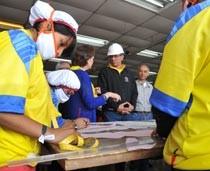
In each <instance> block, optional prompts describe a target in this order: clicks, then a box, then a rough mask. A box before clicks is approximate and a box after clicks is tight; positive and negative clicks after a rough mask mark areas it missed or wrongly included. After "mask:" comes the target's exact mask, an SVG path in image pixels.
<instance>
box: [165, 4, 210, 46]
mask: <svg viewBox="0 0 210 171" xmlns="http://www.w3.org/2000/svg"><path fill="white" fill-rule="evenodd" d="M209 6H210V0H206V1H203V2H202V3H198V4H196V5H194V6H191V7H190V8H188V9H187V10H185V11H184V12H183V13H182V14H181V15H180V16H179V18H178V19H177V20H176V22H175V24H174V26H173V28H172V30H171V32H170V34H169V35H168V37H167V42H168V41H169V40H170V39H171V38H172V37H173V36H174V35H175V34H176V32H177V31H179V29H181V28H182V26H184V25H185V23H187V22H188V21H189V20H191V19H192V18H193V17H194V16H195V15H197V14H198V13H199V12H201V11H202V10H203V9H205V8H207V7H209Z"/></svg>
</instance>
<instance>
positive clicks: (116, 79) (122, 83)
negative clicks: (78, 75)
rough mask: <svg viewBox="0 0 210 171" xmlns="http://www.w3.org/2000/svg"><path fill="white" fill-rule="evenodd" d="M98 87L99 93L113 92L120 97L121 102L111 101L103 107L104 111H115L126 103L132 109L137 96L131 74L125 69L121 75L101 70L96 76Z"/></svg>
mask: <svg viewBox="0 0 210 171" xmlns="http://www.w3.org/2000/svg"><path fill="white" fill-rule="evenodd" d="M98 86H99V87H101V93H105V92H108V91H109V92H114V93H118V94H119V95H120V96H121V101H119V102H114V101H113V100H112V99H109V100H108V101H107V104H106V105H104V106H103V109H104V110H110V111H115V112H116V111H117V108H118V106H119V105H120V104H121V103H124V102H126V101H128V102H129V103H131V104H132V105H133V106H134V108H135V105H136V99H137V96H138V92H137V88H136V82H135V78H134V76H133V74H132V73H131V72H130V71H129V70H128V69H127V68H126V67H125V68H124V69H123V71H122V72H121V73H119V72H118V71H117V70H116V69H113V68H110V67H106V68H103V69H102V70H101V71H100V73H99V76H98Z"/></svg>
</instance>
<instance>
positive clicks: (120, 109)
mask: <svg viewBox="0 0 210 171" xmlns="http://www.w3.org/2000/svg"><path fill="white" fill-rule="evenodd" d="M125 104H127V102H125V103H122V104H120V105H119V106H118V108H117V112H119V113H121V114H129V108H128V107H125Z"/></svg>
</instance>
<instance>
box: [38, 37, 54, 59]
mask: <svg viewBox="0 0 210 171" xmlns="http://www.w3.org/2000/svg"><path fill="white" fill-rule="evenodd" d="M36 44H37V46H38V49H39V52H40V54H41V56H42V59H43V60H47V59H50V58H54V57H55V56H56V54H55V45H54V38H53V33H48V34H46V33H39V36H38V38H37V41H36Z"/></svg>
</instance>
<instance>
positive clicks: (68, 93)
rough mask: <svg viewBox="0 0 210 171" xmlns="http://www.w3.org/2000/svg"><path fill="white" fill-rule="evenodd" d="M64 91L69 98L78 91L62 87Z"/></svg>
mask: <svg viewBox="0 0 210 171" xmlns="http://www.w3.org/2000/svg"><path fill="white" fill-rule="evenodd" d="M62 90H63V91H64V93H65V94H66V95H67V96H71V95H73V94H74V93H75V92H76V91H77V90H75V89H71V88H68V87H62Z"/></svg>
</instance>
